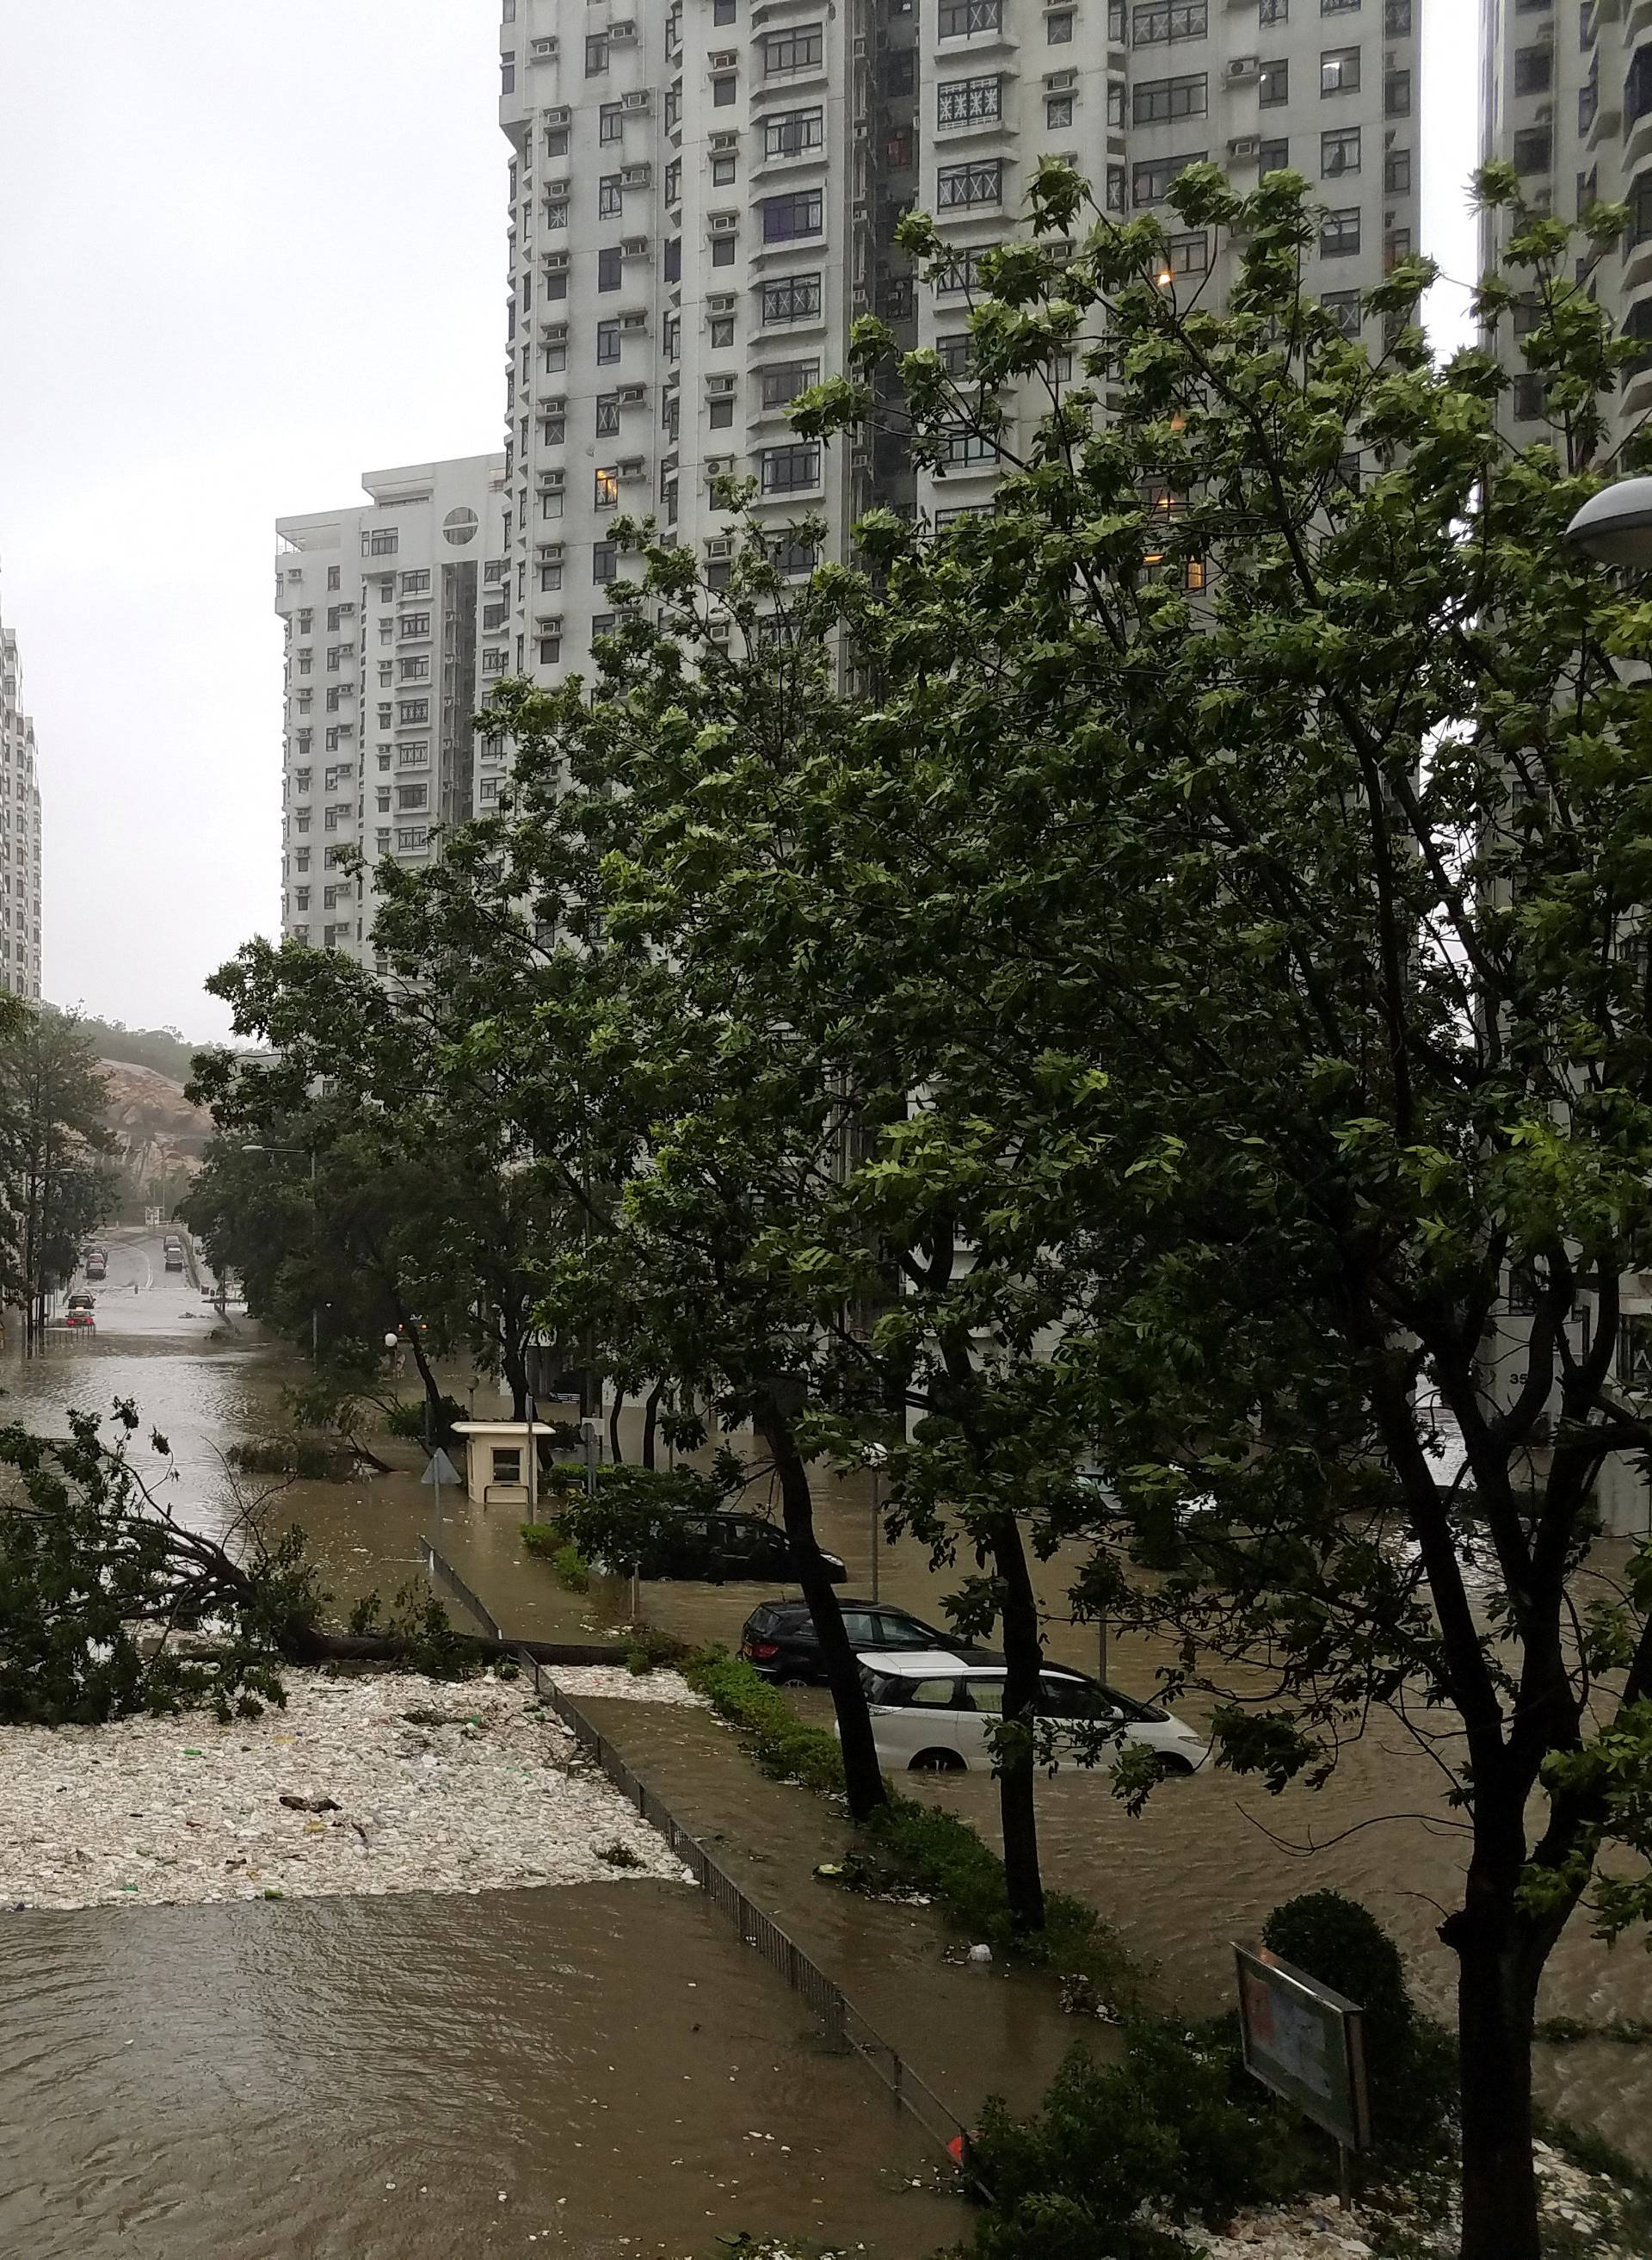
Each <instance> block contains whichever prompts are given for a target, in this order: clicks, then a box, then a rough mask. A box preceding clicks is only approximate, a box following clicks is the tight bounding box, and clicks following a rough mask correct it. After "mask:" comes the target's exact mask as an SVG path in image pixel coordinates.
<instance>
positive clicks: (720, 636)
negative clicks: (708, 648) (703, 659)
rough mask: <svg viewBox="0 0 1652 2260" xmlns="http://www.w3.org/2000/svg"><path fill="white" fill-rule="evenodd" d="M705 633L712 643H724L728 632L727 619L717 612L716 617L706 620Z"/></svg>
mask: <svg viewBox="0 0 1652 2260" xmlns="http://www.w3.org/2000/svg"><path fill="white" fill-rule="evenodd" d="M705 633H706V634H707V635H708V636H710V638H711V639H712V642H713V643H726V642H727V641H728V633H729V627H728V621H727V619H726V618H725V617H724V616H723V615H722V614H721V613H719V615H718V617H717V619H714V620H708V621H707V622H706V624H705Z"/></svg>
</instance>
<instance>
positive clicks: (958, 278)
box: [934, 244, 998, 298]
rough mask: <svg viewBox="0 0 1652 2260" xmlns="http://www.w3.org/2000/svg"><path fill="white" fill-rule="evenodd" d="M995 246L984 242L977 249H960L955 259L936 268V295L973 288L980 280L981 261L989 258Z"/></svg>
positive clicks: (948, 295) (947, 296) (949, 295)
mask: <svg viewBox="0 0 1652 2260" xmlns="http://www.w3.org/2000/svg"><path fill="white" fill-rule="evenodd" d="M997 248H998V246H997V245H996V244H984V245H983V247H981V249H980V250H978V251H961V252H960V253H959V254H958V255H957V257H956V258H955V259H952V260H949V261H948V262H947V264H946V266H944V267H942V268H937V270H936V272H935V276H934V287H935V295H936V297H940V298H949V297H955V296H956V294H957V293H958V292H959V291H961V290H974V288H975V286H976V283H978V282H979V281H980V280H981V275H982V262H983V261H984V260H986V259H990V257H991V255H992V254H993V252H994V251H996V250H997Z"/></svg>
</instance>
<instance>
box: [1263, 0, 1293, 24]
mask: <svg viewBox="0 0 1652 2260" xmlns="http://www.w3.org/2000/svg"><path fill="white" fill-rule="evenodd" d="M1256 20H1257V22H1258V23H1259V24H1260V25H1262V29H1263V30H1264V31H1265V30H1266V29H1267V27H1268V25H1269V24H1288V23H1289V22H1290V21H1291V0H1262V5H1261V6H1260V8H1258V10H1257V11H1256Z"/></svg>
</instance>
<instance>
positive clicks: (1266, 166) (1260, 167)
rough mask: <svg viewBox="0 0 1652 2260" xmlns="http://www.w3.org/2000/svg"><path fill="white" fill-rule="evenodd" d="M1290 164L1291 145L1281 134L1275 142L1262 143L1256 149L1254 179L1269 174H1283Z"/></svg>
mask: <svg viewBox="0 0 1652 2260" xmlns="http://www.w3.org/2000/svg"><path fill="white" fill-rule="evenodd" d="M1290 163H1291V144H1290V142H1289V140H1287V139H1285V137H1284V135H1283V134H1282V135H1281V136H1280V138H1279V139H1278V140H1277V141H1263V142H1261V143H1259V144H1258V146H1257V149H1256V177H1257V178H1258V179H1259V180H1260V179H1262V177H1263V176H1264V175H1267V174H1269V173H1283V172H1284V171H1285V170H1286V169H1287V168H1289V166H1290Z"/></svg>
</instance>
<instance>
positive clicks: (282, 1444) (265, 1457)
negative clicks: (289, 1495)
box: [224, 1436, 360, 1483]
mask: <svg viewBox="0 0 1652 2260" xmlns="http://www.w3.org/2000/svg"><path fill="white" fill-rule="evenodd" d="M224 1456H225V1459H226V1460H227V1461H228V1462H229V1463H230V1465H231V1467H232V1468H233V1469H235V1470H236V1471H237V1472H238V1473H239V1474H241V1475H247V1476H288V1477H295V1478H297V1480H298V1481H299V1482H302V1483H347V1482H348V1481H349V1480H350V1478H351V1477H352V1476H353V1475H354V1473H355V1470H356V1468H357V1466H358V1465H359V1464H360V1460H359V1455H357V1453H356V1452H354V1450H353V1449H352V1448H350V1447H349V1446H348V1445H347V1444H330V1443H324V1442H322V1441H319V1440H318V1438H315V1437H312V1436H286V1437H282V1438H279V1439H277V1440H276V1441H273V1442H268V1443H262V1444H232V1445H231V1446H230V1448H229V1449H228V1451H226V1452H225V1455H224Z"/></svg>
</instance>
